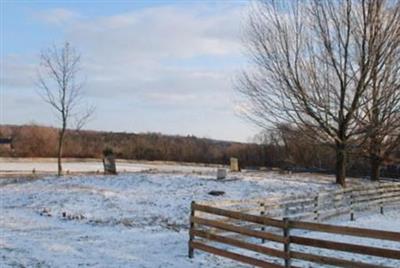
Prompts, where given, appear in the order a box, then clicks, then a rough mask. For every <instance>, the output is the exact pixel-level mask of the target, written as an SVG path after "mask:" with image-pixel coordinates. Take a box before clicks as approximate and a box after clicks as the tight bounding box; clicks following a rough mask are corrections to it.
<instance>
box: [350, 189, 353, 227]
mask: <svg viewBox="0 0 400 268" xmlns="http://www.w3.org/2000/svg"><path fill="white" fill-rule="evenodd" d="M353 205H354V195H353V189H351V190H350V220H351V221H354V208H353Z"/></svg>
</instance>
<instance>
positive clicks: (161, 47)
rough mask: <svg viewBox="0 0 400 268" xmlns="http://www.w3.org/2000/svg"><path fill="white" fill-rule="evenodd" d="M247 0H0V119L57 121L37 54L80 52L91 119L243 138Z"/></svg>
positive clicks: (246, 129)
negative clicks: (62, 49)
mask: <svg viewBox="0 0 400 268" xmlns="http://www.w3.org/2000/svg"><path fill="white" fill-rule="evenodd" d="M248 4H249V3H248V2H247V1H99V0H98V1H89V0H86V1H33V0H32V1H7V0H6V1H4V0H1V56H0V57H1V77H0V79H1V92H0V96H1V107H0V109H1V111H0V123H1V124H22V123H33V122H34V123H39V124H45V125H53V126H57V120H56V118H55V116H54V114H53V113H52V110H51V108H50V107H49V106H47V105H46V104H45V103H43V101H42V100H41V99H40V97H39V96H38V94H37V90H38V89H37V88H36V86H35V80H36V76H37V70H38V64H39V54H40V51H41V50H42V49H45V48H47V47H49V46H51V45H53V44H61V43H62V42H63V41H65V40H67V41H69V42H70V43H71V44H72V45H73V46H74V47H75V48H76V49H77V50H78V51H79V52H80V53H81V55H82V70H81V73H82V75H83V76H84V77H85V81H86V82H85V87H84V92H85V100H86V101H87V102H88V103H90V104H93V105H95V106H96V113H95V115H94V117H93V118H92V120H91V121H90V122H89V123H88V124H87V125H86V127H85V128H86V129H96V130H107V131H127V132H162V133H166V134H180V135H188V134H193V135H196V136H199V137H209V138H216V139H224V140H235V141H247V140H248V139H249V138H250V137H251V136H253V135H254V134H256V133H257V132H258V131H259V130H258V129H257V128H255V127H253V126H252V125H251V124H250V123H248V122H246V121H245V120H244V119H242V118H241V117H240V116H238V111H240V106H241V104H240V103H241V102H240V99H239V98H238V96H237V93H236V92H235V90H234V83H235V82H234V81H235V76H236V75H237V74H238V72H240V70H241V69H242V68H243V67H244V66H245V64H246V59H245V58H244V56H243V54H244V53H243V52H244V48H243V46H242V42H241V31H242V28H243V26H244V21H245V18H246V10H247V7H248Z"/></svg>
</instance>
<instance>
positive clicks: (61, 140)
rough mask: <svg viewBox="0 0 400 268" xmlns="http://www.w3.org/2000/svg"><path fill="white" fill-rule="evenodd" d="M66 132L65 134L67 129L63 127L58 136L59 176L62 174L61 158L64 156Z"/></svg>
mask: <svg viewBox="0 0 400 268" xmlns="http://www.w3.org/2000/svg"><path fill="white" fill-rule="evenodd" d="M64 134H65V129H64V128H63V129H61V130H60V134H59V137H58V152H57V164H58V176H61V175H62V163H61V158H62V153H63V145H64Z"/></svg>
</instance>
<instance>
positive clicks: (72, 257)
mask: <svg viewBox="0 0 400 268" xmlns="http://www.w3.org/2000/svg"><path fill="white" fill-rule="evenodd" d="M160 170H161V171H163V172H161V171H160ZM160 170H159V171H154V170H152V171H151V172H150V171H147V172H137V173H122V174H120V175H118V176H102V175H85V176H83V175H82V176H64V177H61V178H57V177H53V176H48V177H44V178H40V179H26V180H25V179H17V178H15V177H13V178H9V179H7V178H3V179H0V194H1V196H0V212H1V215H0V267H9V266H10V267H79V266H89V267H238V264H237V263H236V262H233V261H230V260H227V259H223V258H219V257H215V256H212V255H209V254H206V253H199V252H196V256H195V258H194V259H188V258H187V242H188V230H187V227H188V217H189V206H190V202H191V201H192V200H196V201H201V200H224V199H230V200H231V199H249V198H257V197H267V196H271V195H278V194H279V195H290V194H299V193H301V194H305V193H315V192H317V191H321V190H328V189H335V188H336V187H337V186H335V185H334V184H333V181H334V180H333V177H331V176H322V175H312V174H292V175H282V174H278V173H275V172H264V173H254V172H243V173H239V174H229V178H228V179H227V180H226V181H217V180H215V170H214V169H212V168H205V170H203V171H204V172H199V171H198V170H195V169H192V167H188V166H185V167H179V166H175V167H169V169H168V170H167V171H168V172H165V170H162V168H161V169H160ZM353 183H356V180H354V182H353ZM211 190H222V191H225V192H226V193H225V195H224V196H220V197H214V196H211V195H209V194H208V192H209V191H211ZM363 219H364V217H360V218H358V219H357V221H355V222H351V224H352V225H360V226H363V224H364V225H366V226H368V227H372V228H383V229H390V230H393V231H400V227H399V225H398V222H399V221H400V219H399V213H397V212H396V213H395V212H390V213H389V212H388V213H386V214H385V215H384V216H380V215H379V216H377V217H371V218H368V217H366V218H365V220H363ZM375 219H376V220H377V221H378V222H379V226H376V225H375V223H374V221H375ZM385 222H386V223H387V225H385ZM394 222H396V223H397V224H393V223H394ZM345 224H347V223H345ZM396 228H397V229H396Z"/></svg>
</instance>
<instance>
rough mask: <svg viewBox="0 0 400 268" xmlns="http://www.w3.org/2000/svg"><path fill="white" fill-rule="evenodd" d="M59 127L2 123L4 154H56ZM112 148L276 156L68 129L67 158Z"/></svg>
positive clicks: (122, 152)
mask: <svg viewBox="0 0 400 268" xmlns="http://www.w3.org/2000/svg"><path fill="white" fill-rule="evenodd" d="M57 135H58V130H57V129H56V128H51V127H43V126H37V125H23V126H15V125H2V126H0V137H11V138H12V147H13V149H12V150H5V149H4V148H3V149H0V156H15V157H56V156H57ZM106 148H111V149H112V150H113V152H114V154H115V155H116V156H117V157H118V158H123V159H137V160H150V161H151V160H161V161H179V162H195V163H215V164H228V163H229V158H230V157H237V158H239V159H240V162H241V164H242V165H243V166H247V167H250V166H272V165H275V164H276V163H274V155H273V154H272V153H271V152H267V151H266V150H265V146H262V145H258V144H246V143H238V142H226V141H216V140H212V139H205V138H197V137H194V136H170V135H162V134H159V133H144V134H134V133H122V132H104V131H86V130H85V131H82V130H81V131H75V130H68V132H67V137H66V140H65V146H64V152H63V157H79V158H100V157H102V152H103V150H104V149H106Z"/></svg>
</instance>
